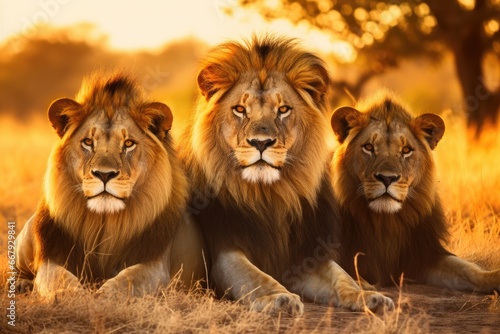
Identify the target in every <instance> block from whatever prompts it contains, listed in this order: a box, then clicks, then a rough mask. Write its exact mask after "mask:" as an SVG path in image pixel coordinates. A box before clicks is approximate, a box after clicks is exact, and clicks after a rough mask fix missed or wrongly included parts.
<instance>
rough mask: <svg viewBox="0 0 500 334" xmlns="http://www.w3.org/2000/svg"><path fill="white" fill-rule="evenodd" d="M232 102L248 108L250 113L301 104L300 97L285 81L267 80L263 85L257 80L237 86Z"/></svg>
mask: <svg viewBox="0 0 500 334" xmlns="http://www.w3.org/2000/svg"><path fill="white" fill-rule="evenodd" d="M231 95H232V96H233V97H232V98H231V99H232V100H235V101H234V102H235V103H236V102H237V103H239V104H241V105H243V106H245V107H247V109H248V112H249V113H251V112H252V111H255V110H269V109H275V108H277V107H279V106H281V105H285V104H287V105H288V104H299V103H301V102H300V101H299V96H298V95H297V94H296V93H295V91H294V90H293V88H292V87H291V86H290V84H289V83H287V82H286V81H284V80H281V79H275V80H267V81H266V82H265V84H264V85H262V84H261V83H260V82H259V81H258V80H257V79H256V80H252V81H250V82H241V83H240V84H238V85H236V86H235V88H234V90H233V94H231Z"/></svg>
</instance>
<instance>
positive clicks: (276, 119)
mask: <svg viewBox="0 0 500 334" xmlns="http://www.w3.org/2000/svg"><path fill="white" fill-rule="evenodd" d="M198 85H199V88H200V91H201V94H202V96H200V98H199V101H198V104H197V111H196V115H195V118H194V120H193V122H192V125H191V127H190V128H189V129H188V131H187V134H186V135H185V136H184V138H183V139H184V142H183V143H182V145H181V147H182V150H181V152H180V153H181V158H182V160H183V161H184V163H185V164H186V167H187V169H188V172H189V173H188V174H189V176H190V177H191V181H192V183H193V185H192V186H193V190H194V192H193V201H192V204H191V205H192V206H191V207H192V209H193V210H194V209H196V211H193V210H192V211H193V212H194V213H195V215H194V216H195V217H196V219H198V221H199V222H200V223H201V225H202V228H203V229H204V232H205V236H206V238H207V242H208V248H209V253H210V256H211V262H212V268H211V272H210V281H211V282H212V283H213V285H214V287H215V289H216V291H217V293H218V294H220V295H225V296H227V297H229V298H232V299H235V300H239V301H242V302H245V303H247V304H248V305H250V306H251V308H252V309H255V310H271V311H287V312H290V313H293V314H301V313H302V312H303V304H302V301H301V300H300V297H299V295H301V296H302V297H303V298H305V299H308V300H312V301H317V302H320V303H327V304H335V305H339V306H342V307H347V308H350V309H353V310H360V309H363V308H364V306H365V304H364V303H363V297H364V300H365V301H366V305H367V306H368V307H370V308H377V307H378V306H381V305H382V306H383V305H386V306H388V307H392V306H393V303H392V301H391V300H390V299H389V298H387V297H384V296H383V295H381V294H380V293H377V292H372V291H369V292H366V293H364V292H363V291H361V289H360V287H359V286H358V285H357V284H356V282H355V281H354V280H353V279H352V278H351V277H350V276H348V275H347V274H346V273H345V271H344V270H343V269H341V268H340V267H339V266H338V264H337V263H336V262H335V260H337V259H338V256H337V255H338V254H337V246H338V243H337V237H338V234H337V229H336V227H337V225H338V223H339V217H338V210H337V207H336V206H335V203H334V195H333V189H332V186H331V183H330V177H329V173H328V169H327V166H328V160H329V158H328V156H329V152H328V149H327V145H326V137H327V127H326V123H327V122H326V116H325V114H326V113H327V109H328V108H327V101H328V95H327V93H328V87H329V85H330V78H329V74H328V72H327V70H326V68H325V65H324V63H323V62H322V61H321V60H320V59H319V58H318V57H317V56H315V55H313V54H311V53H309V52H305V51H303V50H301V49H300V48H299V47H298V46H297V43H296V42H295V41H293V40H289V39H284V38H273V37H269V36H266V37H263V38H257V37H254V38H253V40H252V41H250V42H248V43H246V44H239V43H235V42H228V43H225V44H222V45H219V46H217V47H216V48H214V49H213V51H212V52H210V53H209V55H208V56H207V58H206V59H205V60H204V62H203V63H202V67H201V71H200V72H199V75H198Z"/></svg>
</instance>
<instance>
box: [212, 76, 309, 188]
mask: <svg viewBox="0 0 500 334" xmlns="http://www.w3.org/2000/svg"><path fill="white" fill-rule="evenodd" d="M305 108H306V107H305V105H304V103H303V102H302V101H301V99H300V97H299V96H298V95H297V93H295V92H294V91H293V89H292V88H291V87H290V86H289V84H288V83H286V81H285V80H284V79H283V77H281V76H279V75H275V76H273V77H270V78H268V79H267V80H266V81H265V83H264V85H262V86H261V84H260V82H259V80H258V79H257V78H243V79H242V80H240V82H239V83H237V84H236V85H235V87H234V88H233V89H232V90H231V91H230V92H229V93H228V95H227V97H225V98H224V99H223V101H221V104H220V107H219V111H220V113H221V114H222V115H221V117H223V118H224V121H223V122H222V123H219V124H223V127H222V129H221V130H222V135H223V137H224V139H225V141H226V143H227V145H228V149H229V152H228V154H229V155H230V156H232V157H234V159H233V160H234V167H235V168H237V169H239V170H240V171H241V177H242V178H243V179H244V180H246V181H248V182H254V183H258V182H262V183H267V184H270V183H273V182H275V181H277V180H279V179H280V176H281V170H282V169H283V168H286V166H285V165H286V164H287V163H289V162H290V161H289V154H288V152H289V150H290V148H291V147H293V145H294V144H295V141H296V137H297V132H298V129H297V119H296V118H297V113H300V112H303V111H301V109H305Z"/></svg>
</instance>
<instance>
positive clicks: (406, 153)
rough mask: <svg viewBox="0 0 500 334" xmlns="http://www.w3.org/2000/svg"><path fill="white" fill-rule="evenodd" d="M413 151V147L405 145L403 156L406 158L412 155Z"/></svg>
mask: <svg viewBox="0 0 500 334" xmlns="http://www.w3.org/2000/svg"><path fill="white" fill-rule="evenodd" d="M413 151H414V149H413V148H411V147H410V146H405V147H403V149H402V150H401V152H402V153H403V157H405V158H408V157H409V156H410V155H412V154H413Z"/></svg>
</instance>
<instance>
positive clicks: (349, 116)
mask: <svg viewBox="0 0 500 334" xmlns="http://www.w3.org/2000/svg"><path fill="white" fill-rule="evenodd" d="M361 115H362V114H361V112H359V111H358V110H357V109H354V108H352V107H340V108H338V109H337V110H335V111H334V112H333V115H332V119H331V123H332V129H333V132H334V133H335V135H336V136H337V140H338V141H339V143H341V144H342V143H343V142H344V140H345V139H346V138H347V136H348V135H349V131H350V130H351V129H352V128H353V126H354V124H355V121H356V120H358V119H359V118H360V117H361Z"/></svg>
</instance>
